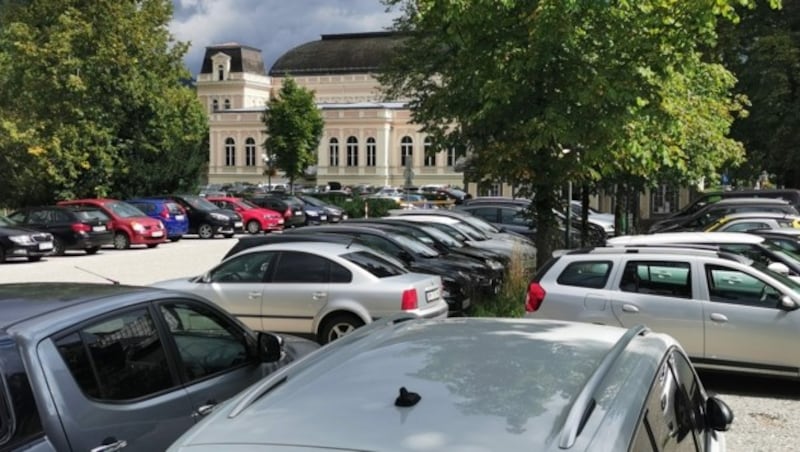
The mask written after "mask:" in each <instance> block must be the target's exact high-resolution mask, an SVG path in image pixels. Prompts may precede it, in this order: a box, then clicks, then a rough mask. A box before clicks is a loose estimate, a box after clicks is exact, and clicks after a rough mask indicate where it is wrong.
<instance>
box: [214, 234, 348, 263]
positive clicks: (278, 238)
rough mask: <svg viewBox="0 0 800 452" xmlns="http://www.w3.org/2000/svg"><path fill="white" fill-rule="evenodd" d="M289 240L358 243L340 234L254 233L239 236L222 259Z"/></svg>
mask: <svg viewBox="0 0 800 452" xmlns="http://www.w3.org/2000/svg"><path fill="white" fill-rule="evenodd" d="M289 242H293V243H295V242H334V243H343V244H345V245H347V244H349V243H354V242H355V243H360V242H359V240H358V238H357V237H350V236H345V235H342V234H311V233H306V234H303V233H302V231H300V232H298V233H295V234H268V235H254V236H244V237H240V238H239V240H238V241H237V242H236V244H234V245H233V246H232V247H231V249H230V250H228V252H227V253H226V254H225V256H223V258H222V259H223V260H224V259H227V258H228V257H230V256H233V255H234V254H238V253H239V252H241V251H244V250H246V249H250V248H254V247H256V246H261V245H269V244H273V243H289Z"/></svg>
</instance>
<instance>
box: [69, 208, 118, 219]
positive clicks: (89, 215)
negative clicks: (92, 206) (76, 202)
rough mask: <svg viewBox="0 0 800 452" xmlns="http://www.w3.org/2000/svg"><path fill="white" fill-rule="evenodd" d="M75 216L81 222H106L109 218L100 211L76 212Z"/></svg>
mask: <svg viewBox="0 0 800 452" xmlns="http://www.w3.org/2000/svg"><path fill="white" fill-rule="evenodd" d="M75 216H76V217H78V219H79V220H81V221H87V220H100V221H108V220H110V218H109V217H108V215H106V214H104V213H103V212H102V211H101V210H76V211H75Z"/></svg>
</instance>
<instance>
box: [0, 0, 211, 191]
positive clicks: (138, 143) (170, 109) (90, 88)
mask: <svg viewBox="0 0 800 452" xmlns="http://www.w3.org/2000/svg"><path fill="white" fill-rule="evenodd" d="M171 15H172V3H171V2H170V1H168V0H135V1H124V2H117V1H105V0H101V1H93V2H85V1H79V0H64V1H60V0H59V1H54V0H31V1H27V2H3V3H2V4H0V25H2V27H0V28H1V30H0V62H2V63H3V64H2V69H0V137H2V138H0V155H2V156H3V157H2V161H0V163H2V164H4V167H5V168H11V171H10V174H9V173H8V172H6V173H5V174H4V176H5V177H8V180H10V181H13V183H12V184H3V187H1V188H0V190H2V192H1V193H0V195H2V197H3V198H4V199H5V200H7V201H8V202H10V203H12V204H17V205H18V204H26V203H44V202H53V200H54V199H64V198H70V197H80V196H107V195H117V196H132V195H135V194H145V193H147V191H146V190H148V189H151V188H152V187H162V188H164V189H163V190H162V191H166V190H168V189H172V188H175V187H176V184H177V183H178V181H180V180H190V181H192V182H194V181H196V180H197V178H198V176H199V171H200V169H201V168H202V162H201V163H200V164H197V163H194V162H195V161H196V160H197V158H196V156H197V155H198V154H199V155H201V156H202V159H203V160H205V159H206V155H207V154H206V153H207V151H205V150H203V148H202V144H203V143H204V141H205V140H206V139H207V127H206V120H205V117H204V115H203V114H202V111H203V110H202V106H201V105H200V104H199V102H198V101H197V99H196V95H194V93H193V90H192V89H191V87H189V86H187V85H186V83H185V81H186V80H188V79H189V78H190V74H189V72H188V70H186V68H185V67H184V65H183V61H182V58H183V55H184V54H185V52H186V49H187V46H186V45H185V44H183V43H177V42H174V41H173V40H172V37H171V36H170V34H169V31H168V24H169V21H170V19H171ZM169 160H173V161H181V162H184V164H183V165H173V164H164V162H166V161H169ZM143 162H150V163H149V164H146V165H145V164H143ZM5 165H9V166H5Z"/></svg>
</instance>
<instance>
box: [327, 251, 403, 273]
mask: <svg viewBox="0 0 800 452" xmlns="http://www.w3.org/2000/svg"><path fill="white" fill-rule="evenodd" d="M342 257H343V258H345V259H347V260H349V261H350V262H352V263H354V264H356V265H358V266H359V267H361V268H363V269H364V270H366V271H368V272H370V273H372V274H373V275H375V276H376V277H378V278H388V277H390V276H397V275H402V274H404V273H406V271H405V270H404V269H403V268H401V267H398V266H397V265H395V264H393V263H391V262H389V261H387V260H386V259H384V258H382V257H380V256H378V255H377V254H374V253H370V252H367V251H356V252H352V253H347V254H343V255H342Z"/></svg>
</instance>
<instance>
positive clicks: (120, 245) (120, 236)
mask: <svg viewBox="0 0 800 452" xmlns="http://www.w3.org/2000/svg"><path fill="white" fill-rule="evenodd" d="M130 247H131V239H130V238H128V234H126V233H124V232H117V233H116V234H114V248H115V249H118V250H127V249H129V248H130Z"/></svg>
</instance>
